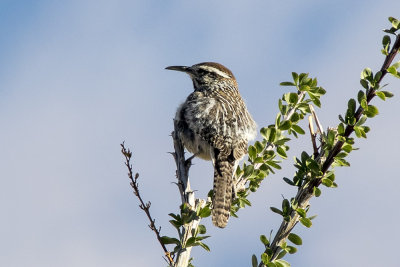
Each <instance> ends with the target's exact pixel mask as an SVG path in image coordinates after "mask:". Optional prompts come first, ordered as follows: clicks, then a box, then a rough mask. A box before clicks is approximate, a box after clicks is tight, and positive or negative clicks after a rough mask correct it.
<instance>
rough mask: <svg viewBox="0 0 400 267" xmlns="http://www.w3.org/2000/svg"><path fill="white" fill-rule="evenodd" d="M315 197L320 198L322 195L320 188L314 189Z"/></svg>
mask: <svg viewBox="0 0 400 267" xmlns="http://www.w3.org/2000/svg"><path fill="white" fill-rule="evenodd" d="M314 195H315V196H316V197H319V196H320V195H321V189H319V188H318V187H314Z"/></svg>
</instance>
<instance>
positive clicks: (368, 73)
mask: <svg viewBox="0 0 400 267" xmlns="http://www.w3.org/2000/svg"><path fill="white" fill-rule="evenodd" d="M371 76H372V70H371V69H370V68H365V69H364V70H363V71H362V72H361V79H367V80H371Z"/></svg>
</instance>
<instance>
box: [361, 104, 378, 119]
mask: <svg viewBox="0 0 400 267" xmlns="http://www.w3.org/2000/svg"><path fill="white" fill-rule="evenodd" d="M363 113H364V114H365V115H366V116H367V117H368V118H373V117H375V116H376V115H378V114H379V111H378V108H377V107H375V106H373V105H368V109H367V110H364V112H363Z"/></svg>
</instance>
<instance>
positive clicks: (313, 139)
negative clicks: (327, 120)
mask: <svg viewBox="0 0 400 267" xmlns="http://www.w3.org/2000/svg"><path fill="white" fill-rule="evenodd" d="M308 129H310V135H311V143H312V146H313V150H314V157H316V156H317V155H318V147H317V142H316V141H315V139H316V137H317V134H316V133H315V132H314V124H313V118H312V116H308Z"/></svg>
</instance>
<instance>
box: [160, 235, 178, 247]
mask: <svg viewBox="0 0 400 267" xmlns="http://www.w3.org/2000/svg"><path fill="white" fill-rule="evenodd" d="M161 242H162V243H163V244H164V245H167V244H176V245H179V244H180V243H181V242H180V241H179V240H178V239H176V238H172V237H169V236H162V237H161Z"/></svg>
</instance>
